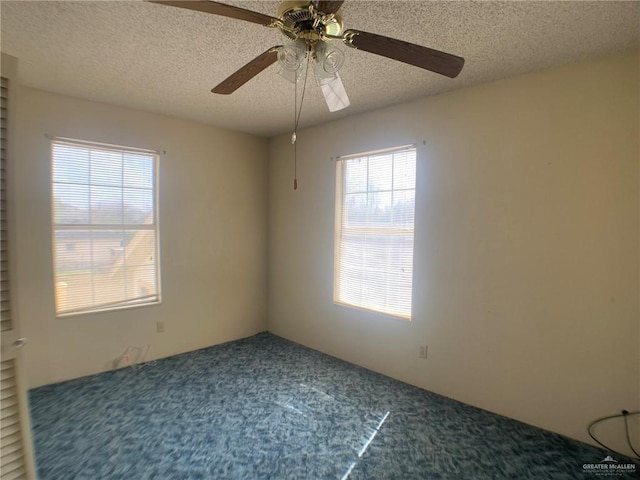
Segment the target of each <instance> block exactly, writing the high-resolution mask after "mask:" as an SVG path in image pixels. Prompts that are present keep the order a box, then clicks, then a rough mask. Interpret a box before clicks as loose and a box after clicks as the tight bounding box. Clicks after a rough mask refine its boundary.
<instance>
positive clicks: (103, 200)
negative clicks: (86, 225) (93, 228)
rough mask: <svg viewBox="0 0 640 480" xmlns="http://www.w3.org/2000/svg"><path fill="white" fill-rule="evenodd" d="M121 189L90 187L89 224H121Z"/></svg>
mask: <svg viewBox="0 0 640 480" xmlns="http://www.w3.org/2000/svg"><path fill="white" fill-rule="evenodd" d="M122 213H123V212H122V189H121V188H115V187H96V186H92V187H91V223H93V224H118V223H119V224H121V223H122Z"/></svg>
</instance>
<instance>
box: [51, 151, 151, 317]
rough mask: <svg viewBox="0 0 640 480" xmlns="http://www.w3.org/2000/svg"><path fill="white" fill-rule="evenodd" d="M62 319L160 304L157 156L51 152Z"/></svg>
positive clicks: (148, 153) (56, 271)
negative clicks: (73, 315)
mask: <svg viewBox="0 0 640 480" xmlns="http://www.w3.org/2000/svg"><path fill="white" fill-rule="evenodd" d="M51 148H52V154H51V158H52V214H53V250H54V252H53V253H54V275H55V299H56V314H57V315H59V316H61V315H72V314H79V313H87V312H93V311H102V310H110V309H115V308H124V307H131V306H137V305H147V304H152V303H158V302H159V301H160V282H159V268H158V222H157V221H158V215H157V201H156V180H157V163H158V162H157V155H156V153H155V152H151V151H147V150H139V149H133V148H125V147H116V146H111V145H102V144H93V143H88V142H81V141H76V140H67V139H56V140H53V142H52V145H51Z"/></svg>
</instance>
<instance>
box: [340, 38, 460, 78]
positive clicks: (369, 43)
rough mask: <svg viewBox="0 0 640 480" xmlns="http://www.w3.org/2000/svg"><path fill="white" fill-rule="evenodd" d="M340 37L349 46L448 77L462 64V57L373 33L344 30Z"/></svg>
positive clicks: (456, 71) (453, 75)
mask: <svg viewBox="0 0 640 480" xmlns="http://www.w3.org/2000/svg"><path fill="white" fill-rule="evenodd" d="M342 39H343V41H344V43H346V44H347V45H348V46H350V47H354V48H357V49H359V50H364V51H365V52H371V53H375V54H378V55H382V56H383V57H387V58H391V59H393V60H398V61H400V62H404V63H408V64H409V65H414V66H416V67H420V68H424V69H425V70H430V71H432V72H436V73H439V74H440V75H445V76H447V77H450V78H455V77H457V76H458V74H459V73H460V71H461V70H462V67H463V65H464V58H462V57H458V56H456V55H451V54H450V53H445V52H441V51H439V50H434V49H432V48H428V47H423V46H421V45H416V44H414V43H409V42H405V41H402V40H397V39H395V38H390V37H385V36H382V35H376V34H375V33H368V32H361V31H359V30H346V31H345V32H344V34H343V35H342Z"/></svg>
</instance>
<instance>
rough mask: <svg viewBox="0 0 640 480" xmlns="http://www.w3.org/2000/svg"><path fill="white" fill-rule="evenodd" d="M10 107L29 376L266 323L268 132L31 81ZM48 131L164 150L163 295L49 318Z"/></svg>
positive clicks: (55, 376)
mask: <svg viewBox="0 0 640 480" xmlns="http://www.w3.org/2000/svg"><path fill="white" fill-rule="evenodd" d="M16 113H17V116H16V131H15V133H16V137H15V141H16V143H15V147H16V148H15V158H16V161H15V163H16V164H15V178H14V179H13V180H14V181H13V186H14V196H15V228H16V237H17V240H18V241H17V242H16V243H17V244H16V245H14V246H13V248H14V250H15V260H16V270H17V272H16V273H17V275H16V276H17V278H16V279H15V281H14V284H15V289H16V293H17V297H18V302H17V306H16V307H17V308H16V310H17V315H18V316H19V319H20V322H21V327H22V333H23V334H24V335H25V336H27V337H28V338H29V340H30V344H29V347H28V355H25V360H26V371H27V376H28V380H29V384H30V386H31V387H34V386H38V385H42V384H46V383H51V382H56V381H60V380H65V379H69V378H74V377H78V376H82V375H87V374H91V373H95V372H99V371H103V370H106V369H110V368H112V366H113V361H114V360H115V359H116V358H117V357H119V356H120V355H121V354H122V353H123V352H124V350H125V349H126V348H127V347H128V346H137V347H146V345H150V349H149V358H159V357H165V356H168V355H173V354H176V353H180V352H185V351H190V350H195V349H198V348H201V347H206V346H209V345H213V344H216V343H221V342H224V341H229V340H233V339H237V338H241V337H244V336H248V335H252V334H255V333H257V332H260V331H263V330H266V328H267V325H266V308H267V297H266V288H265V285H266V266H267V263H266V244H267V238H266V236H267V207H266V202H267V183H266V177H267V165H266V161H265V159H266V157H267V141H266V140H264V139H260V138H256V137H252V136H249V135H245V134H240V133H234V132H230V131H226V130H222V129H219V128H214V127H209V126H206V125H202V124H198V123H195V122H189V121H185V120H179V119H175V118H170V117H165V116H160V115H155V114H150V113H144V112H139V111H134V110H129V109H125V108H120V107H115V106H109V105H104V104H99V103H93V102H88V101H83V100H78V99H73V98H69V97H64V96H59V95H54V94H51V93H45V92H42V91H38V90H33V89H29V88H22V89H20V91H19V98H18V101H17V112H16ZM45 134H46V135H55V136H62V137H71V138H78V139H84V140H92V141H97V142H104V143H112V144H118V145H126V146H134V147H142V148H151V149H157V150H165V151H166V154H164V155H161V157H160V163H159V165H160V167H159V189H160V190H159V191H160V200H159V215H160V222H159V223H160V259H161V273H162V304H161V305H157V306H148V307H140V308H135V309H129V310H122V311H116V312H110V313H97V314H92V315H83V316H77V317H72V318H60V319H56V318H55V314H54V292H53V268H52V251H51V227H50V225H51V220H50V218H51V217H50V215H51V214H50V205H51V202H50V158H49V157H50V150H49V149H50V141H49V140H48V139H47V138H46V137H45ZM157 321H163V322H164V323H165V332H164V333H157V332H156V322H157Z"/></svg>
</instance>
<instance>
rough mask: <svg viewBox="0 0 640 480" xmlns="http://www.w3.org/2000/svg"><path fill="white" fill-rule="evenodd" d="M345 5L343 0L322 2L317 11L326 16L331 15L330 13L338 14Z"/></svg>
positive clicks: (325, 0)
mask: <svg viewBox="0 0 640 480" xmlns="http://www.w3.org/2000/svg"><path fill="white" fill-rule="evenodd" d="M343 3H344V0H341V1H331V0H320V1H319V2H318V8H317V10H318V11H319V12H322V13H324V14H326V15H329V14H330V13H336V12H337V11H338V10H340V7H341V6H342V4H343Z"/></svg>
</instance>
